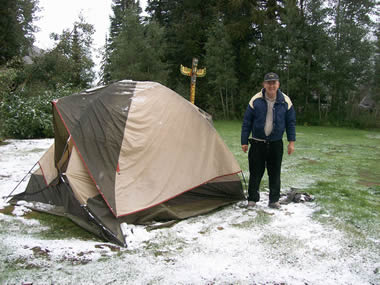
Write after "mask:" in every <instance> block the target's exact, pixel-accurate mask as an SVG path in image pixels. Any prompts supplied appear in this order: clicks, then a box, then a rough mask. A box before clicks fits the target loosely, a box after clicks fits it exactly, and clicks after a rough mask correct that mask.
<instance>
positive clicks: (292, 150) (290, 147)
mask: <svg viewBox="0 0 380 285" xmlns="http://www.w3.org/2000/svg"><path fill="white" fill-rule="evenodd" d="M293 152H294V142H289V144H288V154H289V155H291V154H292V153H293Z"/></svg>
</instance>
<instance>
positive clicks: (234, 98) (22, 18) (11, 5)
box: [0, 0, 380, 138]
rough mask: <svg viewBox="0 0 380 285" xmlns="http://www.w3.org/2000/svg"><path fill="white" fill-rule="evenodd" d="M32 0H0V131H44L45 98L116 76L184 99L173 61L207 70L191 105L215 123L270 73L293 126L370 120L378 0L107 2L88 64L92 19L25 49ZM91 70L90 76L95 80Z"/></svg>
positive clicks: (378, 86)
mask: <svg viewBox="0 0 380 285" xmlns="http://www.w3.org/2000/svg"><path fill="white" fill-rule="evenodd" d="M38 4H39V2H38V0H1V5H0V47H1V48H0V138H41V137H52V136H53V128H52V117H51V104H50V102H51V100H53V99H56V98H60V97H63V96H68V95H71V94H73V93H76V92H79V91H81V90H83V89H86V88H90V87H93V86H94V85H101V84H109V83H112V82H114V81H117V80H122V79H133V80H150V81H157V82H160V83H162V84H164V85H166V86H168V87H169V88H171V89H173V90H175V91H176V92H177V93H179V94H180V95H182V96H184V97H185V98H189V89H190V88H189V87H190V86H189V85H190V80H189V77H186V76H183V75H182V74H181V73H180V68H179V67H180V65H181V64H182V65H184V66H188V67H191V62H192V58H194V57H196V58H198V59H199V68H204V67H206V69H207V75H206V76H205V77H203V78H199V79H198V80H197V90H196V98H195V103H196V105H197V106H199V107H200V108H202V109H204V110H205V111H207V112H208V113H210V114H211V115H212V116H213V117H214V119H226V120H235V119H238V120H240V119H241V118H242V115H243V114H244V111H245V109H246V106H247V103H248V101H249V100H250V98H251V97H252V96H253V95H254V94H255V93H257V92H258V91H259V90H260V88H261V84H262V81H263V76H264V74H265V73H267V72H269V71H274V72H276V73H278V74H279V76H280V78H281V90H282V91H283V92H284V93H286V94H287V95H288V96H290V98H291V100H292V101H293V104H294V105H295V108H296V112H297V122H298V124H304V125H334V126H347V127H359V128H376V127H380V23H379V21H378V19H379V11H380V7H379V6H380V2H379V1H377V0H268V1H263V0H209V1H202V0H170V1H168V0H149V1H148V3H147V7H146V10H145V13H142V12H143V11H142V9H141V8H140V5H139V1H135V0H113V3H112V11H113V14H112V15H110V20H111V25H110V30H109V33H108V35H107V36H106V38H105V45H104V48H103V49H102V65H101V68H100V74H95V72H94V61H93V59H92V48H93V47H92V42H93V34H94V27H93V26H92V25H91V24H88V23H87V22H86V19H85V18H84V17H83V16H81V15H79V16H78V20H77V21H76V22H75V23H74V24H73V27H72V28H70V29H66V30H63V31H62V33H60V34H52V35H51V38H52V39H54V41H55V44H54V46H53V48H51V49H48V50H44V51H43V50H40V49H38V48H37V47H35V46H34V45H33V43H34V33H35V32H36V29H37V27H36V26H34V24H33V23H34V21H35V20H36V16H35V15H36V12H37V11H38V10H39V6H38ZM95 78H98V79H99V80H98V81H97V82H95V81H94V80H95Z"/></svg>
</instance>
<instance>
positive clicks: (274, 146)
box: [241, 72, 296, 209]
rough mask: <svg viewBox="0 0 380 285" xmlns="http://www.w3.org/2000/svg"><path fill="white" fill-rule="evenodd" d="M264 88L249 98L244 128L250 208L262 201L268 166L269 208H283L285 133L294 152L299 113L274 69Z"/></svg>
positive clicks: (243, 137) (290, 148)
mask: <svg viewBox="0 0 380 285" xmlns="http://www.w3.org/2000/svg"><path fill="white" fill-rule="evenodd" d="M263 86H264V88H263V89H262V90H261V91H260V92H259V93H257V94H256V95H255V96H253V97H252V99H251V100H250V101H249V104H248V107H247V110H246V111H245V114H244V119H243V125H242V130H241V148H242V150H243V151H244V152H247V150H248V141H249V142H250V144H251V147H250V148H249V152H248V162H249V172H250V175H249V184H248V205H247V206H248V207H254V206H255V205H256V202H258V201H259V200H260V193H259V187H260V182H261V179H262V177H263V174H264V171H265V168H266V169H267V172H268V177H269V207H271V208H275V209H279V208H280V203H279V202H278V201H279V199H280V188H281V178H280V176H281V163H282V155H283V142H282V136H283V134H284V131H285V130H286V135H287V139H288V142H289V144H288V154H289V155H290V154H292V153H293V152H294V142H295V140H296V115H295V111H294V107H293V104H292V102H291V101H290V98H289V97H288V96H286V95H285V94H284V93H282V92H281V91H280V89H279V88H280V78H279V77H278V75H277V74H276V73H273V72H270V73H268V74H266V75H265V76H264V82H263ZM251 133H252V138H250V139H249V135H250V134H251Z"/></svg>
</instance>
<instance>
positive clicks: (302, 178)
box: [215, 121, 380, 239]
mask: <svg viewBox="0 0 380 285" xmlns="http://www.w3.org/2000/svg"><path fill="white" fill-rule="evenodd" d="M215 127H216V129H217V130H218V132H219V133H220V134H221V136H222V137H223V138H224V140H225V141H226V143H227V144H228V146H229V148H230V149H231V150H232V151H233V153H234V155H235V157H236V158H237V160H238V161H239V164H240V166H241V167H242V169H243V171H244V174H245V177H246V179H248V175H249V172H248V162H247V155H246V154H244V153H243V152H242V151H241V150H240V128H241V125H240V122H223V121H219V122H215ZM267 185H268V183H267V178H266V175H265V176H264V179H263V182H262V185H261V188H262V190H263V191H265V189H266V188H267V187H268V186H267ZM290 187H296V188H301V189H303V190H304V191H306V192H308V193H310V194H313V195H315V197H316V203H317V204H319V205H320V211H318V212H316V214H315V216H316V218H318V219H319V220H321V221H323V222H328V223H334V224H335V226H337V227H339V228H342V229H344V230H345V231H346V232H349V233H352V234H355V235H369V236H371V237H373V238H375V239H379V238H380V230H379V228H380V133H379V132H374V131H363V130H355V129H342V128H326V127H303V126H298V127H297V142H296V151H295V153H294V154H293V155H291V156H288V155H287V154H284V160H283V172H282V188H283V189H284V190H287V189H289V188H290Z"/></svg>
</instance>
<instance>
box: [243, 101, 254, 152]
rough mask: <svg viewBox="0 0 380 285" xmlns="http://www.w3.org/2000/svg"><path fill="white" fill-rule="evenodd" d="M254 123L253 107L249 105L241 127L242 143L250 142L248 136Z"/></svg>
mask: <svg viewBox="0 0 380 285" xmlns="http://www.w3.org/2000/svg"><path fill="white" fill-rule="evenodd" d="M252 124H253V108H252V107H251V106H250V105H248V107H247V110H246V111H245V114H244V118H243V125H242V127H241V145H247V144H248V138H249V135H250V134H251V131H252Z"/></svg>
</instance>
